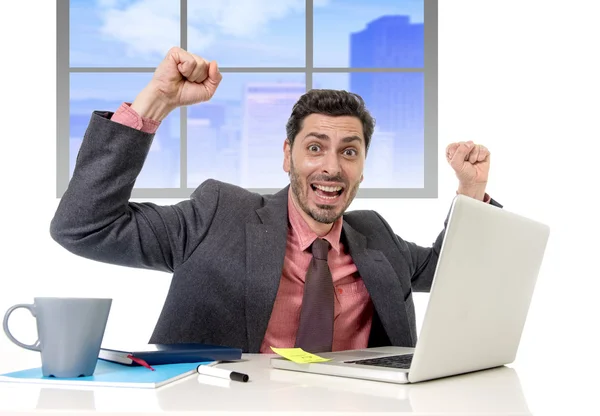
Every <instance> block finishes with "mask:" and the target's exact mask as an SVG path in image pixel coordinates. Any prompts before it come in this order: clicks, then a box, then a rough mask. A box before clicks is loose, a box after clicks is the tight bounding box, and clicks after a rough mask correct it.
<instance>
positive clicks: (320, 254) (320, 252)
mask: <svg viewBox="0 0 600 416" xmlns="http://www.w3.org/2000/svg"><path fill="white" fill-rule="evenodd" d="M328 252H329V242H328V241H327V240H324V239H322V238H317V239H316V240H315V241H313V243H312V254H313V257H315V258H317V259H319V260H325V261H327V253H328Z"/></svg>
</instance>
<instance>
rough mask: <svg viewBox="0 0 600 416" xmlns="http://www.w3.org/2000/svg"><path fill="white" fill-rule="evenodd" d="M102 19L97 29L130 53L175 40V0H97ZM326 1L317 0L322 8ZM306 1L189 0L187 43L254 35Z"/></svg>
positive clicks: (159, 50) (199, 45) (146, 52)
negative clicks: (223, 37)
mask: <svg viewBox="0 0 600 416" xmlns="http://www.w3.org/2000/svg"><path fill="white" fill-rule="evenodd" d="M97 1H98V3H97V4H98V6H100V10H99V12H100V16H101V19H102V21H103V24H102V27H101V29H100V32H101V34H102V35H103V36H105V37H106V38H108V39H111V40H116V41H118V42H121V43H123V44H124V45H125V47H126V52H127V54H128V55H129V56H143V57H145V58H149V57H154V56H160V57H162V56H164V54H165V53H166V52H167V51H168V49H169V48H170V47H171V46H173V45H178V44H179V2H177V1H172V0H170V1H166V0H137V1H134V2H133V3H130V4H124V3H123V1H121V0H97ZM328 3H329V0H315V7H323V6H325V5H327V4H328ZM304 5H305V0H277V1H273V0H220V1H206V0H188V6H187V11H188V22H189V26H188V44H193V45H194V49H198V50H199V49H204V48H207V47H209V46H211V45H213V44H214V43H215V41H216V40H217V39H218V38H219V36H224V35H225V36H231V37H237V38H243V39H246V40H248V39H250V38H252V39H257V38H259V37H260V36H261V35H262V34H264V33H265V32H266V28H267V27H268V25H269V23H270V22H272V21H274V20H278V19H283V18H285V17H287V16H290V15H292V14H296V13H303V12H304Z"/></svg>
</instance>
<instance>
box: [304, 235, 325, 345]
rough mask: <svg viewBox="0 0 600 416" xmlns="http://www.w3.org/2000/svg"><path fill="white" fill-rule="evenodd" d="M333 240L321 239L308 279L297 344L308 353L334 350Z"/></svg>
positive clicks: (307, 274) (313, 252) (314, 247)
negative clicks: (329, 259)
mask: <svg viewBox="0 0 600 416" xmlns="http://www.w3.org/2000/svg"><path fill="white" fill-rule="evenodd" d="M328 251H329V243H328V242H327V241H326V240H323V239H321V238H317V239H316V240H315V241H314V242H313V243H312V255H313V258H312V260H311V262H310V266H308V272H307V273H306V279H305V281H304V295H303V297H302V311H301V312H300V326H299V327H298V333H297V334H296V347H299V348H302V349H303V350H304V351H308V352H313V353H316V352H325V351H331V346H332V343H333V304H334V296H333V280H332V278H331V272H330V270H329V266H328V265H327V253H328Z"/></svg>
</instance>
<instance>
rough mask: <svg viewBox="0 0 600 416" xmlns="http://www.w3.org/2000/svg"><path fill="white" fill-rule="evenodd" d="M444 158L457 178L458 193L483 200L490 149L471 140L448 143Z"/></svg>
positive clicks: (488, 168)
mask: <svg viewBox="0 0 600 416" xmlns="http://www.w3.org/2000/svg"><path fill="white" fill-rule="evenodd" d="M446 160H447V161H448V163H449V164H450V166H451V167H452V169H454V172H455V173H456V177H457V178H458V182H459V184H458V193H459V194H464V195H467V196H470V197H472V198H475V199H479V200H483V198H484V197H485V187H486V185H487V181H488V173H489V171H490V151H489V150H488V149H487V148H486V147H485V146H483V145H481V144H475V143H473V142H472V141H468V142H457V143H450V144H449V145H448V146H447V147H446Z"/></svg>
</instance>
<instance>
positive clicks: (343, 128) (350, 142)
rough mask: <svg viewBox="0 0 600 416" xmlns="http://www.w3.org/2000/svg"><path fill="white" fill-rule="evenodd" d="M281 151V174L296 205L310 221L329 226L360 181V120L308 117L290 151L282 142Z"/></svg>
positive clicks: (362, 157) (362, 142)
mask: <svg viewBox="0 0 600 416" xmlns="http://www.w3.org/2000/svg"><path fill="white" fill-rule="evenodd" d="M283 150H284V162H283V170H284V171H286V172H287V173H289V174H290V186H291V190H292V198H293V199H294V201H295V202H296V204H297V205H298V206H299V207H300V208H301V209H302V211H304V213H306V214H307V215H308V216H309V217H310V218H312V219H313V220H314V221H316V222H318V223H322V224H331V223H333V222H334V221H335V220H336V219H338V218H339V217H340V216H341V215H342V214H343V213H344V212H345V211H346V208H348V206H349V205H350V203H351V202H352V200H353V199H354V197H355V196H356V192H357V191H358V186H359V185H360V183H361V182H362V180H363V167H364V164H365V156H366V145H365V139H364V135H363V128H362V123H361V122H360V120H359V119H358V118H357V117H352V116H338V117H333V116H326V115H323V114H311V115H309V116H307V117H306V118H305V119H304V123H303V127H302V130H301V131H300V132H299V133H298V135H297V136H296V138H295V140H294V145H293V147H290V143H289V142H288V141H287V140H286V141H285V143H284V147H283Z"/></svg>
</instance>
